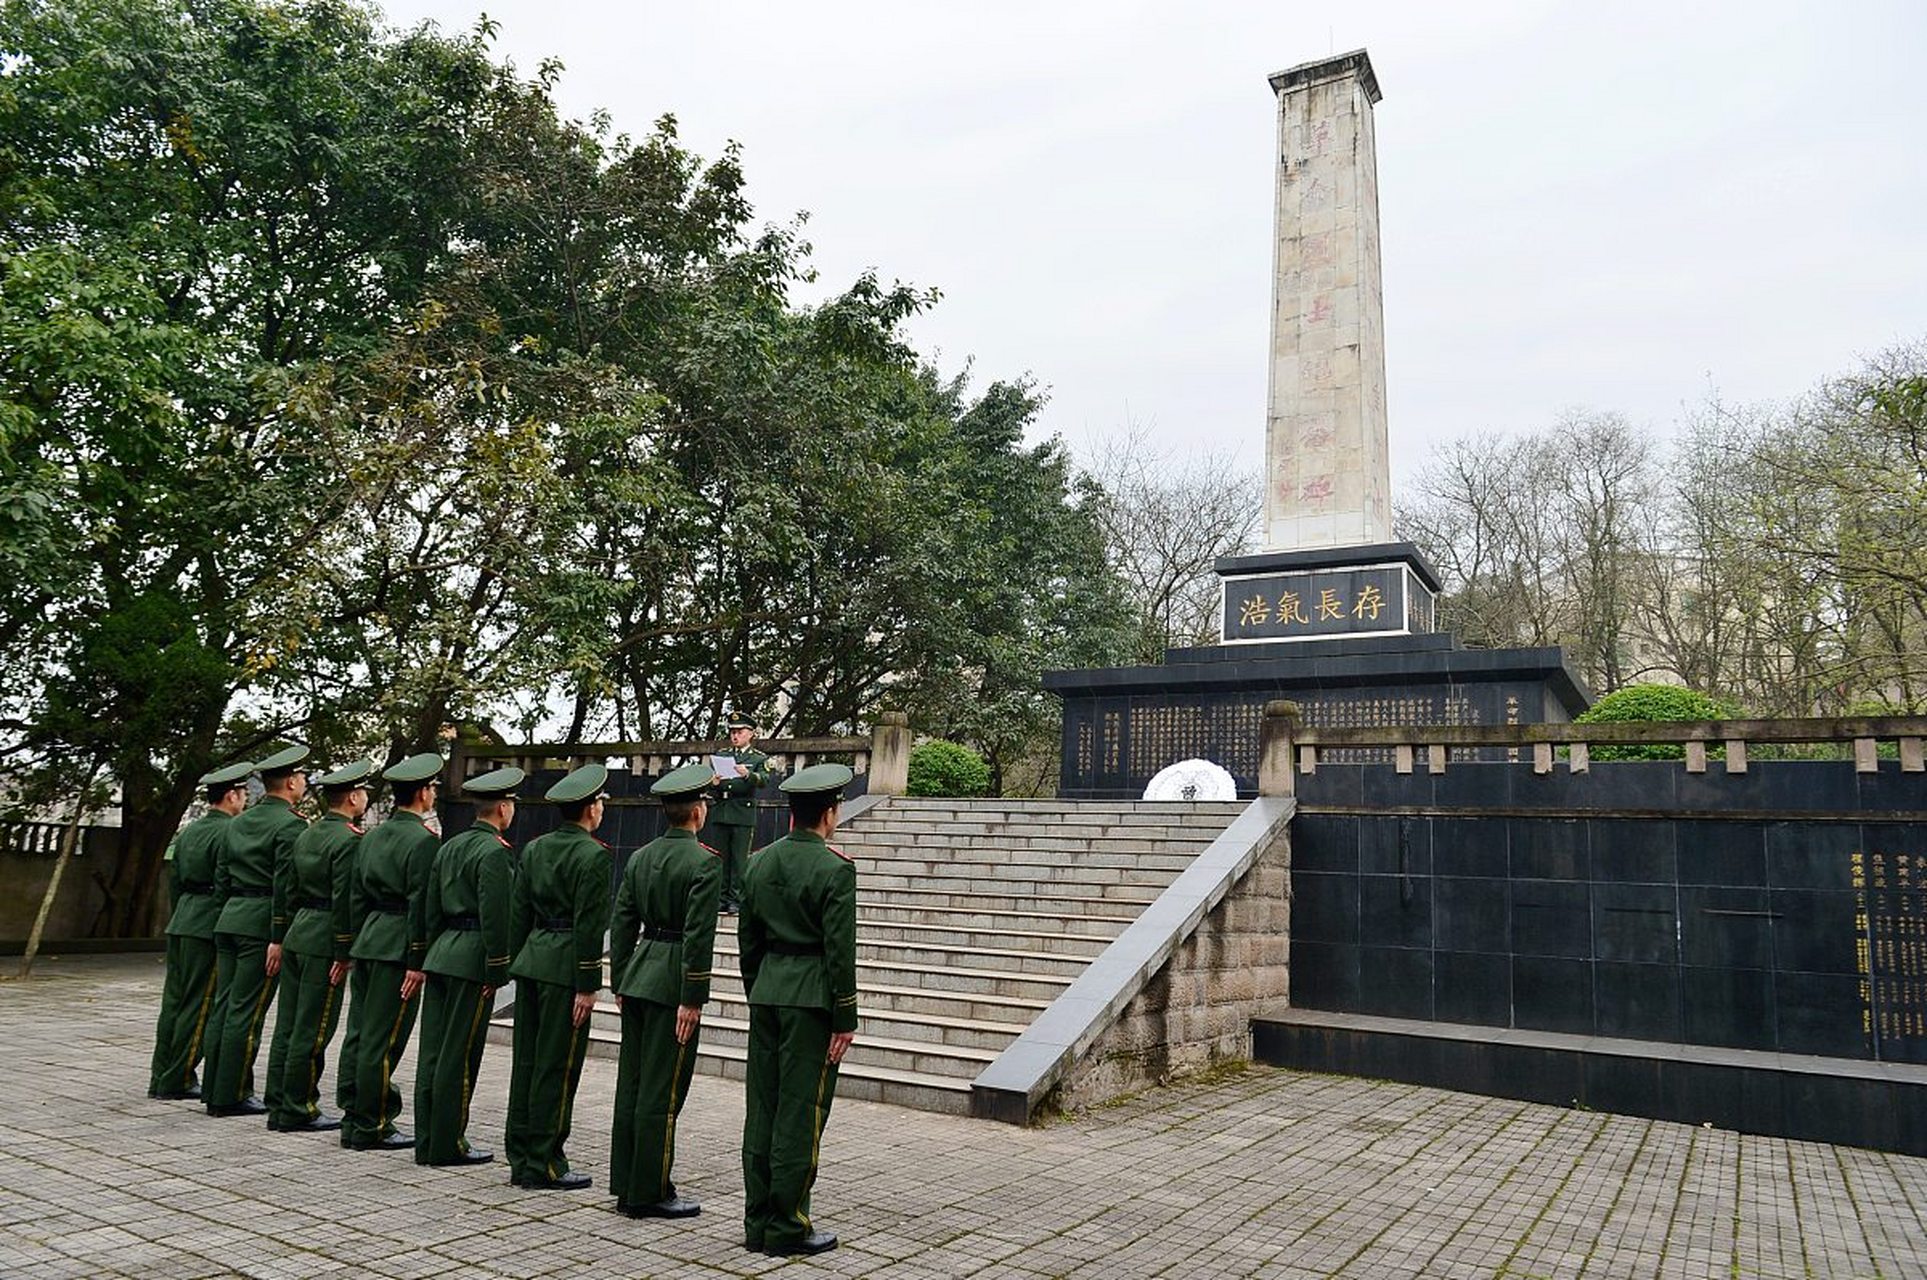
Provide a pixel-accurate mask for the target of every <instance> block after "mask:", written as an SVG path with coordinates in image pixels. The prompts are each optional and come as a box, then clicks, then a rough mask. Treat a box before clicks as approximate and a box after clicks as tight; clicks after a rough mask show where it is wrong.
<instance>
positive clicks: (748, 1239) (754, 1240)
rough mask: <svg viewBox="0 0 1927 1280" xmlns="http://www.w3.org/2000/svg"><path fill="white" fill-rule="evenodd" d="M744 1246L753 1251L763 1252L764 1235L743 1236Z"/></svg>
mask: <svg viewBox="0 0 1927 1280" xmlns="http://www.w3.org/2000/svg"><path fill="white" fill-rule="evenodd" d="M743 1248H745V1249H747V1250H749V1251H750V1252H751V1253H761V1252H762V1251H763V1240H762V1237H761V1236H745V1237H744V1238H743Z"/></svg>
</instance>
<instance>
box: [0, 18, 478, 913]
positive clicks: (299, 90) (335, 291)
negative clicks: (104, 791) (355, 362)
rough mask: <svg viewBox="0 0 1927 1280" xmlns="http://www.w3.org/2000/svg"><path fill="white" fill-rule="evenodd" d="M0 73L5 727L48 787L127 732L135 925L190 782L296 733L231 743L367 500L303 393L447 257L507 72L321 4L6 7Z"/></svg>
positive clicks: (471, 49) (123, 774) (122, 750)
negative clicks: (359, 498) (346, 527)
mask: <svg viewBox="0 0 1927 1280" xmlns="http://www.w3.org/2000/svg"><path fill="white" fill-rule="evenodd" d="M0 66H4V67H5V74H4V77H3V78H0V548H3V550H0V557H3V558H4V559H5V560H6V561H7V563H8V564H9V566H10V567H13V568H16V569H18V570H19V571H20V572H21V578H20V579H19V581H20V585H21V589H20V590H19V591H17V592H15V593H14V594H13V596H12V598H11V599H10V600H9V602H8V604H7V605H6V606H4V608H5V610H6V616H5V617H4V618H0V623H3V624H4V625H0V662H4V663H5V665H6V667H7V669H8V670H9V672H10V673H12V674H13V675H14V676H17V677H19V678H17V679H10V680H9V682H8V685H7V691H6V693H5V694H4V695H0V728H3V729H4V730H5V731H6V733H7V735H8V738H9V740H10V745H11V748H12V749H11V751H10V752H9V755H10V757H11V758H10V768H11V769H12V770H13V771H14V772H15V773H16V774H17V775H21V776H24V777H26V778H27V779H29V780H30V781H31V780H33V779H34V778H36V777H37V778H40V779H42V780H50V779H53V778H56V777H58V776H60V775H61V774H63V773H64V772H65V771H66V769H68V768H70V767H71V766H72V760H71V757H72V755H73V754H74V753H76V752H80V753H84V754H99V753H104V754H105V755H106V756H107V761H106V763H107V764H108V767H109V769H110V770H111V773H112V775H113V776H114V777H115V778H116V779H117V780H118V782H119V785H120V787H121V789H122V793H123V805H124V809H125V813H126V823H127V826H126V828H125V839H126V840H127V842H128V845H129V848H130V849H131V850H132V851H133V854H134V856H132V857H129V858H126V859H123V862H122V877H121V880H120V881H119V882H118V883H117V884H116V885H115V886H113V892H114V898H115V908H114V912H113V916H114V918H113V919H112V920H111V921H109V922H108V927H109V928H110V929H111V930H112V931H115V932H132V931H137V930H139V929H141V928H142V927H144V926H145V924H146V922H147V915H148V911H149V904H150V902H151V900H152V895H153V889H154V885H155V883H156V880H157V878H158V874H159V870H160V853H161V851H162V850H163V849H164V847H165V844H166V839H167V836H168V835H169V834H170V833H171V831H172V828H173V826H174V824H175V822H176V821H178V817H179V815H180V813H181V811H182V809H183V807H184V806H185V804H186V802H187V800H188V798H189V796H190V794H191V790H192V779H193V777H194V776H195V775H196V774H198V773H199V772H201V771H202V770H203V769H205V768H206V767H207V766H208V765H209V764H210V763H211V762H212V761H213V760H214V759H215V757H216V755H217V752H218V753H226V752H230V751H231V752H235V753H241V752H245V751H247V750H250V749H252V748H253V747H255V746H257V745H259V744H260V743H261V742H262V741H264V740H265V739H266V738H267V737H268V736H271V735H272V734H274V733H276V732H277V731H279V730H281V729H283V728H284V727H286V726H282V725H276V724H269V723H260V722H257V723H256V724H255V725H254V726H253V727H254V729H255V730H256V732H251V733H248V732H244V733H242V734H239V735H237V736H234V737H231V738H229V739H227V740H225V741H223V740H222V736H221V735H222V729H223V724H224V721H225V718H226V714H227V712H228V709H229V706H230V703H231V700H232V698H233V695H234V693H235V692H236V691H237V690H239V689H241V688H244V687H247V686H249V685H250V684H252V683H253V682H255V681H256V680H257V679H258V678H259V677H261V676H262V675H263V674H264V673H267V672H270V671H272V670H273V669H274V668H275V666H276V665H277V663H278V662H279V661H280V659H281V657H282V656H283V655H284V653H285V650H286V648H287V646H288V645H289V644H290V643H292V642H293V641H294V639H295V637H294V635H293V633H292V632H291V630H290V629H289V626H288V622H289V609H288V606H287V604H286V596H287V593H288V589H289V585H290V584H291V583H293V582H295V581H297V580H298V579H299V578H300V576H301V572H302V569H301V563H302V559H301V558H302V555H303V553H304V551H305V549H306V548H307V547H308V546H309V545H310V542H311V540H312V539H313V538H314V537H315V536H316V535H317V533H318V532H319V531H320V530H322V529H323V528H325V527H326V526H327V525H328V524H329V522H330V521H331V520H332V519H333V517H334V516H335V514H336V513H338V512H339V511H340V510H341V508H342V506H343V505H344V504H345V503H346V502H347V501H348V492H347V486H346V485H345V484H344V483H343V478H344V477H343V471H344V469H343V467H342V465H341V462H340V460H339V459H338V458H334V457H330V456H326V455H324V454H322V453H321V452H319V451H317V450H314V449H311V448H308V447H306V441H305V440H304V438H303V436H302V431H303V430H304V425H305V424H304V421H303V417H302V415H301V414H300V412H299V409H298V405H297V404H296V403H295V400H294V392H295V390H296V387H297V385H298V382H299V380H300V378H301V376H302V372H303V371H304V370H305V369H308V368H310V367H312V366H314V365H316V364H318V363H321V362H324V361H329V360H335V359H341V358H344V357H348V356H352V354H353V353H355V352H356V351H358V350H360V349H363V348H364V347H366V346H367V345H368V344H370V343H372V342H375V341H378V340H379V338H380V335H381V334H382V333H383V331H384V330H385V329H386V327H387V326H388V325H390V324H391V323H393V322H394V321H395V320H396V319H397V318H398V317H400V316H402V315H404V314H405V313H406V311H407V309H408V308H409V307H410V306H411V305H412V304H413V303H414V302H415V300H417V299H418V298H419V297H420V296H421V295H422V292H423V290H424V289H425V288H426V287H427V286H428V285H429V283H430V282H431V281H432V280H433V278H434V277H435V275H436V273H437V272H438V271H439V270H440V269H442V267H443V266H444V264H445V262H446V260H447V257H448V246H447V236H446V230H445V227H446V225H447V222H448V215H449V214H450V213H452V211H453V209H454V207H455V206H457V205H458V204H459V203H460V202H461V200H462V199H463V198H464V197H463V195H462V192H461V190H460V181H459V174H460V166H459V165H458V164H456V163H454V161H455V160H456V158H457V157H458V156H459V154H460V152H461V149H462V147H463V146H464V137H463V129H464V122H465V121H467V120H469V119H470V118H471V116H472V114H473V108H474V106H475V104H476V103H477V101H478V100H479V99H480V98H481V97H482V96H483V95H484V94H485V93H486V91H487V89H488V87H489V85H490V84H491V83H492V81H493V80H494V78H495V72H494V69H493V68H492V67H491V66H490V65H489V64H488V62H487V60H486V58H485V57H484V56H483V53H482V50H481V47H480V44H479V41H478V40H477V39H473V38H471V39H458V40H450V39H445V38H442V37H439V36H435V35H431V34H428V33H416V34H414V35H410V36H405V37H400V38H395V39H390V38H388V37H385V36H383V35H382V34H381V33H380V32H379V31H378V29H377V27H376V25H375V21H374V17H373V15H372V13H371V12H370V11H369V10H366V9H363V8H361V7H360V6H357V5H353V4H347V3H328V2H325V0H320V2H315V3H308V4H299V5H288V6H273V7H270V6H267V5H263V4H256V3H249V2H247V0H163V2H160V3H156V2H154V0H42V2H38V3H35V2H23V3H17V4H10V5H7V6H5V7H4V8H0ZM149 624H152V626H153V627H154V630H152V631H151V632H150V631H147V630H144V629H143V628H145V627H146V626H148V625H149ZM130 644H131V646H132V647H131V648H129V647H128V646H129V645H130ZM130 653H131V654H137V655H144V656H142V657H139V658H137V659H135V658H127V659H125V660H123V658H124V656H125V655H127V654H130ZM110 655H112V656H113V657H114V660H113V663H112V666H111V670H107V669H103V668H101V666H100V665H99V664H100V663H101V662H102V661H103V660H106V659H108V658H109V657H110ZM183 672H185V673H186V674H187V677H188V678H185V679H183V678H182V675H183ZM63 689H65V690H69V691H71V696H70V695H69V694H63V693H62V692H61V691H62V690H63ZM63 698H66V699H67V701H66V702H63V701H62V699H63ZM73 706H85V707H88V708H91V710H92V713H93V716H94V717H95V718H94V719H92V720H87V719H85V718H82V719H76V717H74V716H73V715H72V714H69V713H68V712H67V710H66V708H68V707H73ZM163 706H165V707H166V708H167V709H168V714H167V715H166V716H164V717H157V716H150V715H148V714H147V711H148V709H154V708H160V707H163ZM90 723H91V724H97V725H100V726H111V727H110V728H105V729H103V730H102V731H101V732H98V733H93V734H90V733H88V732H86V726H87V725H88V724H90ZM29 794H31V789H30V791H29Z"/></svg>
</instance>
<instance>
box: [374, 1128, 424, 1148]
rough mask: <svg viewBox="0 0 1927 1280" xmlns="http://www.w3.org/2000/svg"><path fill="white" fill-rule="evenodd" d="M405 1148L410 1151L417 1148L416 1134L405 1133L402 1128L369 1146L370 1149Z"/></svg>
mask: <svg viewBox="0 0 1927 1280" xmlns="http://www.w3.org/2000/svg"><path fill="white" fill-rule="evenodd" d="M404 1149H406V1150H409V1151H413V1150H414V1149H415V1135H414V1134H412V1133H403V1132H402V1131H401V1130H400V1129H397V1130H395V1131H394V1132H393V1133H391V1134H389V1135H388V1136H387V1137H385V1138H383V1139H382V1140H381V1141H380V1142H377V1143H374V1144H373V1145H372V1146H370V1147H369V1148H368V1150H370V1151H401V1150H404Z"/></svg>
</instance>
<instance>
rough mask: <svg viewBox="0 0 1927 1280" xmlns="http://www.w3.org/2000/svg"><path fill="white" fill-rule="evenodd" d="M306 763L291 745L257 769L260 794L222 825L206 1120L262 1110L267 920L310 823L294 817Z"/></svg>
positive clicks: (269, 987) (274, 1092)
mask: <svg viewBox="0 0 1927 1280" xmlns="http://www.w3.org/2000/svg"><path fill="white" fill-rule="evenodd" d="M307 758H308V749H307V748H306V747H289V748H288V749H287V750H285V751H278V752H276V753H275V754H273V755H271V756H269V757H268V758H267V759H265V760H263V761H261V763H260V764H258V765H256V766H255V769H256V770H257V771H258V772H259V773H260V775H261V785H262V787H263V788H264V794H263V795H262V796H261V798H260V799H259V800H258V801H256V802H255V804H254V807H253V808H252V809H249V810H247V811H246V812H245V813H242V814H241V815H240V816H238V817H237V818H235V819H234V821H232V822H231V823H229V824H228V830H227V840H226V841H225V842H224V843H223V845H222V854H223V856H222V858H221V860H220V863H219V864H218V865H217V867H216V869H215V872H214V896H215V897H217V898H219V899H221V902H222V906H221V916H220V919H219V920H218V921H216V922H215V925H214V949H215V968H216V972H217V974H218V976H217V978H216V992H217V994H216V996H215V1007H216V1011H217V1013H216V1016H217V1017H218V1018H219V1020H220V1041H219V1043H218V1044H216V1045H212V1046H210V1048H209V1050H208V1071H207V1078H206V1079H205V1080H204V1081H203V1082H202V1089H201V1101H202V1102H204V1103H206V1104H207V1110H208V1114H209V1115H215V1116H241V1115H245V1116H258V1115H262V1114H264V1113H265V1112H266V1111H267V1109H268V1108H267V1107H266V1105H264V1104H263V1103H262V1101H261V1100H260V1099H259V1098H255V1097H253V1096H251V1095H252V1093H253V1090H254V1056H255V1054H256V1053H257V1052H258V1051H259V1050H260V1048H261V1024H262V1022H264V1021H265V1020H266V1018H267V1016H268V1000H269V999H270V998H271V997H272V996H273V994H274V984H273V979H274V978H275V977H276V976H278V975H279V974H280V972H281V930H283V929H285V928H286V927H287V922H286V921H285V920H283V921H281V922H280V923H279V924H278V925H277V924H276V922H275V921H274V918H273V914H274V903H273V901H272V899H273V897H274V877H275V869H276V868H277V867H279V866H284V865H285V864H286V863H287V860H288V854H289V853H290V852H292V850H293V849H294V841H295V837H296V836H299V835H300V834H301V833H302V832H303V831H304V830H306V829H307V826H308V824H307V823H305V822H303V821H302V820H301V818H300V817H299V816H298V815H297V814H296V813H295V812H294V806H295V805H296V804H298V803H300V801H301V797H303V796H304V795H306V794H307V793H308V775H307V771H306V770H304V769H303V768H302V767H301V762H302V761H303V760H306V759H307ZM273 1066H274V1061H273V1058H272V1056H270V1058H269V1080H268V1091H269V1094H270V1095H271V1096H277V1097H278V1096H279V1093H280V1086H279V1082H277V1081H276V1080H274V1078H273Z"/></svg>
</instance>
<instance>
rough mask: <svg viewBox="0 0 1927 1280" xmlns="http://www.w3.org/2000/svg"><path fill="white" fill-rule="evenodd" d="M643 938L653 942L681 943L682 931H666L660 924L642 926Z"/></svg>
mask: <svg viewBox="0 0 1927 1280" xmlns="http://www.w3.org/2000/svg"><path fill="white" fill-rule="evenodd" d="M642 936H643V937H645V938H647V939H649V940H650V941H651V942H681V941H682V930H681V929H665V928H663V927H662V926H661V925H659V924H645V925H643V926H642Z"/></svg>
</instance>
